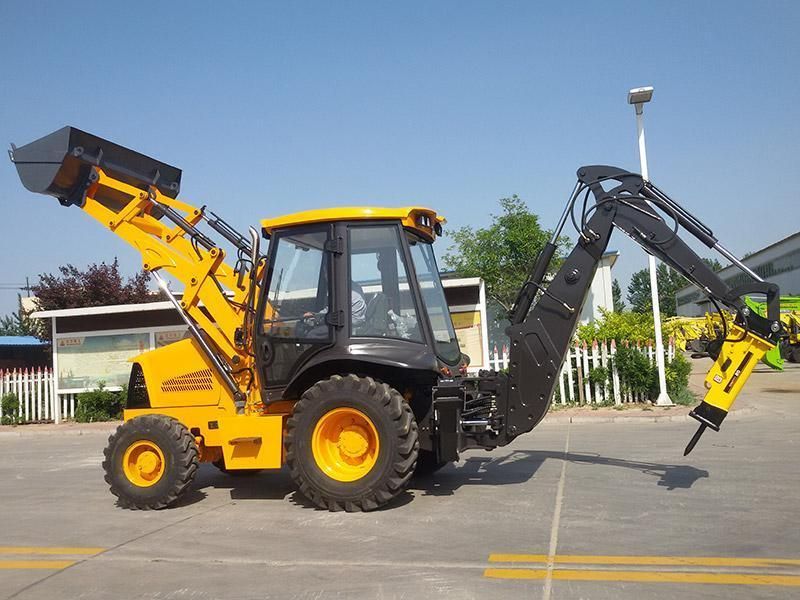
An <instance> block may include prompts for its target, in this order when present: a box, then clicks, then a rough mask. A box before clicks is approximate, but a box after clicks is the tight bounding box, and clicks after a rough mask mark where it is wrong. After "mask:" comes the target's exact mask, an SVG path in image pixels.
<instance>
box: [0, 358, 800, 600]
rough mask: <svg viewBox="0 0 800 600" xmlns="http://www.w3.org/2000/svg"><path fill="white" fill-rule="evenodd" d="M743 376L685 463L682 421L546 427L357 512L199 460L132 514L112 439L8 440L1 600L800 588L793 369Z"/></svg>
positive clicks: (798, 406) (705, 593) (0, 467)
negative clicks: (735, 398) (116, 472)
mask: <svg viewBox="0 0 800 600" xmlns="http://www.w3.org/2000/svg"><path fill="white" fill-rule="evenodd" d="M751 383H752V384H753V385H750V386H749V388H748V392H747V396H746V397H745V398H743V399H742V400H743V403H742V404H743V405H746V406H749V407H751V408H752V410H750V414H748V415H747V416H742V417H740V418H737V419H732V420H731V421H730V422H726V424H725V426H724V429H723V431H722V432H720V433H717V434H715V433H713V432H708V433H707V434H706V436H705V438H704V439H703V440H702V441H701V442H700V444H699V446H698V447H697V449H696V450H695V452H694V454H692V455H691V456H690V457H688V458H683V456H682V450H683V447H684V445H685V443H686V441H687V440H688V439H689V437H690V436H691V435H692V433H693V431H694V427H693V425H692V424H691V423H688V422H680V421H659V422H652V421H640V422H614V423H608V422H602V423H591V422H588V423H587V422H579V423H576V422H573V423H569V422H564V421H561V420H557V421H554V422H550V423H546V424H543V425H542V426H540V427H539V428H538V429H537V430H536V431H535V432H534V433H533V434H531V435H528V436H526V437H523V438H521V439H519V440H518V441H517V442H515V443H514V444H513V445H512V446H510V447H508V448H505V449H502V450H500V451H496V452H494V453H482V452H472V453H468V454H467V455H466V456H465V457H464V459H463V460H462V461H461V462H460V463H459V464H458V465H454V466H452V467H448V468H446V469H445V470H443V471H442V472H440V473H439V474H438V475H437V476H436V477H434V478H432V479H427V480H419V481H417V482H415V483H414V485H413V486H412V489H411V490H410V491H409V492H408V493H407V494H406V495H405V496H404V497H403V498H402V499H401V501H400V502H399V503H398V504H397V505H396V506H394V507H393V508H391V509H389V510H382V511H379V512H375V513H368V514H353V515H350V514H342V513H335V514H331V513H328V512H323V511H319V510H316V509H314V508H311V507H309V506H308V505H307V504H306V503H305V502H304V501H303V499H302V498H301V497H298V496H297V495H296V494H295V493H294V492H293V491H292V486H291V482H290V480H289V477H288V475H287V474H286V473H285V472H280V473H274V474H264V475H261V476H258V477H251V478H233V477H229V476H226V475H223V474H220V473H217V472H216V471H215V469H214V468H213V467H206V466H204V467H203V469H202V470H201V472H200V476H199V478H198V481H197V483H196V486H195V490H194V491H193V492H192V493H191V495H190V497H189V498H188V499H187V501H186V502H185V503H183V505H181V506H179V507H177V508H174V509H171V510H166V511H160V512H149V513H148V512H145V513H140V512H131V511H126V510H122V509H119V508H117V507H116V506H115V505H114V503H113V501H112V498H111V496H110V495H109V494H108V492H107V490H106V487H105V484H104V483H103V481H102V473H101V469H100V460H101V459H100V457H101V449H102V447H103V445H104V443H105V439H106V437H107V434H106V433H104V432H102V431H94V432H91V431H89V432H86V433H85V434H84V435H80V436H79V435H62V434H54V435H23V436H21V437H20V436H10V435H0V457H1V458H0V482H2V483H0V598H25V599H33V598H47V599H51V598H98V599H100V598H103V599H105V598H159V599H161V598H298V599H304V600H305V599H308V600H311V599H314V600H323V599H350V598H409V599H412V598H413V599H416V598H436V597H443V598H481V599H492V598H517V597H520V598H521V597H532V598H559V599H560V598H591V599H596V598H598V599H602V598H614V599H617V598H630V599H637V600H638V599H640V598H674V597H678V596H682V597H687V598H697V597H703V598H720V599H725V600H730V599H731V598H748V599H751V598H779V597H782V598H791V597H798V595H800V587H797V586H800V527H798V522H800V508H799V506H798V500H797V496H798V492H800V483H798V482H799V481H800V463H799V462H798V457H799V456H800V454H798V451H799V450H800V448H799V447H798V444H799V443H800V394H798V390H800V369H798V368H796V367H795V368H793V369H791V370H790V371H788V372H786V373H783V374H778V373H769V372H763V373H757V374H756V375H754V377H753V381H752V382H751ZM770 559H771V560H770ZM775 559H784V560H783V561H778V560H775ZM35 567H42V568H35Z"/></svg>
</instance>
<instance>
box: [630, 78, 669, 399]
mask: <svg viewBox="0 0 800 600" xmlns="http://www.w3.org/2000/svg"><path fill="white" fill-rule="evenodd" d="M652 99H653V87H652V86H647V87H640V88H633V89H632V90H630V91H629V92H628V104H633V106H634V108H635V109H636V129H637V132H638V137H639V163H640V164H641V167H642V177H643V178H644V179H645V181H650V174H649V173H648V171H647V148H646V147H645V143H644V105H645V104H646V103H647V102H650V100H652ZM647 262H648V265H649V267H650V295H651V298H652V303H653V324H654V326H655V338H656V368H657V369H658V390H659V391H658V398H657V399H656V404H657V405H658V406H672V400H670V398H669V394H667V378H666V373H665V370H664V340H663V339H662V337H661V307H660V306H659V302H658V279H657V276H656V275H657V271H656V258H655V256H653V255H652V254H648V261H647Z"/></svg>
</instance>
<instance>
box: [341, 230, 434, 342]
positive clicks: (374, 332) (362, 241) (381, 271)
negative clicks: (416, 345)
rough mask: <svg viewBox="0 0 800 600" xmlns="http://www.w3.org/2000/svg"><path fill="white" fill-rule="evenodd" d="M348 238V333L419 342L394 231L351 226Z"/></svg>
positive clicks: (406, 273) (402, 259)
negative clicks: (349, 300)
mask: <svg viewBox="0 0 800 600" xmlns="http://www.w3.org/2000/svg"><path fill="white" fill-rule="evenodd" d="M349 238H350V240H349V241H350V243H349V248H350V299H351V302H350V310H349V314H350V331H351V334H352V335H353V336H354V337H386V338H396V339H403V340H410V341H414V342H421V341H422V334H421V330H420V323H419V314H418V313H417V309H416V306H415V304H414V297H413V295H412V293H411V288H410V286H409V284H408V281H409V279H408V268H407V265H406V263H405V259H404V256H403V252H402V246H401V243H400V232H399V231H398V228H397V227H396V226H393V225H387V226H351V227H350V228H349Z"/></svg>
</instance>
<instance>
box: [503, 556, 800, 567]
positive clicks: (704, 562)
mask: <svg viewBox="0 0 800 600" xmlns="http://www.w3.org/2000/svg"><path fill="white" fill-rule="evenodd" d="M547 559H548V556H547V555H546V554H490V555H489V562H504V563H546V562H547ZM553 560H554V562H555V563H556V564H578V565H686V566H702V567H769V566H781V565H784V566H796V565H800V559H795V558H737V557H725V556H583V555H578V554H558V555H556V556H555V557H553Z"/></svg>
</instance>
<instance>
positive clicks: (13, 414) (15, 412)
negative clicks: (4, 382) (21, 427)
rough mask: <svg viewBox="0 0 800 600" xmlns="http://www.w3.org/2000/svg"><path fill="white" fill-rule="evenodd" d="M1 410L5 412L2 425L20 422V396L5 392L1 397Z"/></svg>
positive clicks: (0, 423)
mask: <svg viewBox="0 0 800 600" xmlns="http://www.w3.org/2000/svg"><path fill="white" fill-rule="evenodd" d="M0 408H2V410H1V411H0V412H2V413H3V418H2V422H0V425H16V424H17V423H19V422H20V419H19V398H17V395H16V394H4V395H3V397H2V398H0Z"/></svg>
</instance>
